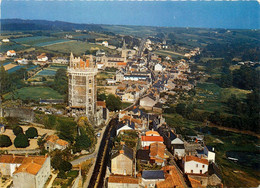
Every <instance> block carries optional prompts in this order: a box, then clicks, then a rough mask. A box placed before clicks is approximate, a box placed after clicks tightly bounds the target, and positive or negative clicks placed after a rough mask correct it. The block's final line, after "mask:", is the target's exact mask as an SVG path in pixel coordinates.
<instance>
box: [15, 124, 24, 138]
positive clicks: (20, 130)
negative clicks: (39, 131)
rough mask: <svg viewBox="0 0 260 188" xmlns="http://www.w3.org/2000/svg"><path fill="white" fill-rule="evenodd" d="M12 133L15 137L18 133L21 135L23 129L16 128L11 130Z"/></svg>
mask: <svg viewBox="0 0 260 188" xmlns="http://www.w3.org/2000/svg"><path fill="white" fill-rule="evenodd" d="M13 133H14V135H15V136H17V135H19V134H20V133H22V134H23V128H22V127H20V126H16V127H14V128H13Z"/></svg>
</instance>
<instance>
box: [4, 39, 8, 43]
mask: <svg viewBox="0 0 260 188" xmlns="http://www.w3.org/2000/svg"><path fill="white" fill-rule="evenodd" d="M2 42H5V43H7V42H10V40H9V39H3V40H2Z"/></svg>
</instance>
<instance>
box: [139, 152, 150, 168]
mask: <svg viewBox="0 0 260 188" xmlns="http://www.w3.org/2000/svg"><path fill="white" fill-rule="evenodd" d="M149 153H150V151H149V150H147V149H139V150H137V152H136V160H138V161H140V162H141V163H144V164H147V163H149V162H150V156H149Z"/></svg>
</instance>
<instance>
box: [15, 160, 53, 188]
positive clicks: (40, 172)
mask: <svg viewBox="0 0 260 188" xmlns="http://www.w3.org/2000/svg"><path fill="white" fill-rule="evenodd" d="M50 174H51V164H50V157H48V156H29V157H25V158H24V160H23V162H22V163H21V165H20V166H19V167H18V168H17V169H16V170H15V172H14V173H13V187H14V188H24V187H30V188H42V187H44V184H45V183H46V181H47V180H48V178H49V176H50Z"/></svg>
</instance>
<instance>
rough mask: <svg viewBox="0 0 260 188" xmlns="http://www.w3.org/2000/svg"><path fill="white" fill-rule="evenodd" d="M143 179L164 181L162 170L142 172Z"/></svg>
mask: <svg viewBox="0 0 260 188" xmlns="http://www.w3.org/2000/svg"><path fill="white" fill-rule="evenodd" d="M142 178H144V179H165V178H164V172H163V170H144V171H143V172H142Z"/></svg>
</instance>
